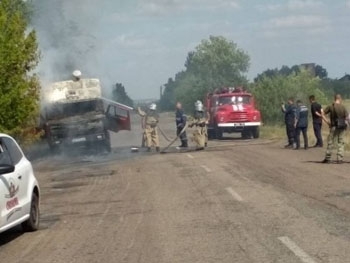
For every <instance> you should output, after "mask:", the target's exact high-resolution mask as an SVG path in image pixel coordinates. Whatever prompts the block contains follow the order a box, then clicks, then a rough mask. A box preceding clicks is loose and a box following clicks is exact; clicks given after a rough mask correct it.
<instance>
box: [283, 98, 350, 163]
mask: <svg viewBox="0 0 350 263" xmlns="http://www.w3.org/2000/svg"><path fill="white" fill-rule="evenodd" d="M309 101H310V104H311V115H312V124H313V130H314V134H315V137H316V144H315V145H314V146H313V147H323V139H322V123H323V122H325V123H326V124H327V125H328V126H329V128H330V132H329V135H328V139H327V150H326V156H325V159H324V160H323V161H322V163H330V162H331V156H332V151H333V147H334V144H336V146H337V163H343V157H344V135H345V131H346V128H347V126H348V123H349V114H348V111H347V110H346V108H345V106H344V105H343V104H342V98H341V96H340V95H339V94H338V95H335V97H334V102H333V103H332V104H331V105H329V106H327V107H326V108H325V109H324V110H323V109H322V106H321V105H320V104H319V103H318V102H317V101H316V99H315V96H314V95H311V96H310V97H309ZM281 109H282V112H283V113H284V117H285V124H286V132H287V138H288V144H287V145H286V146H285V148H292V149H295V150H299V149H300V136H301V134H302V135H303V138H304V149H305V150H307V149H308V148H309V143H308V135H307V129H308V123H309V120H308V116H309V109H308V107H307V106H306V105H305V104H303V103H302V101H301V100H298V101H297V102H296V104H295V103H294V99H293V98H289V99H288V101H287V105H285V103H282V105H281Z"/></svg>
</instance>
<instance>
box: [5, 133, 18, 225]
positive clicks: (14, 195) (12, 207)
mask: <svg viewBox="0 0 350 263" xmlns="http://www.w3.org/2000/svg"><path fill="white" fill-rule="evenodd" d="M3 139H4V137H1V138H0V165H13V162H12V160H11V156H10V153H9V151H8V149H7V147H6V145H5V144H4V141H3ZM19 189H20V182H19V178H18V174H17V171H16V167H15V170H14V171H13V172H10V173H6V174H0V200H1V205H0V209H1V211H0V213H1V223H0V228H1V227H3V226H5V225H9V224H11V223H12V222H14V221H16V220H17V219H19V218H21V217H22V214H23V213H22V208H21V206H20V204H19V196H18V194H19Z"/></svg>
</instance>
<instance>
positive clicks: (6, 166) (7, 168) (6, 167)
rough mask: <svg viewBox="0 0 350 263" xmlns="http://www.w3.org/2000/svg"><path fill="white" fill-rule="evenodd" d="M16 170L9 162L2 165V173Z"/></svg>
mask: <svg viewBox="0 0 350 263" xmlns="http://www.w3.org/2000/svg"><path fill="white" fill-rule="evenodd" d="M14 171H15V166H13V165H9V164H2V165H0V174H9V173H12V172H14Z"/></svg>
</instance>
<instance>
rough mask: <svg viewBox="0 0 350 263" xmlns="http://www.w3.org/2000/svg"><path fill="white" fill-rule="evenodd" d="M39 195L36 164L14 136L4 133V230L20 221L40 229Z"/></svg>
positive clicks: (0, 216)
mask: <svg viewBox="0 0 350 263" xmlns="http://www.w3.org/2000/svg"><path fill="white" fill-rule="evenodd" d="M39 198H40V190H39V185H38V182H37V180H36V178H35V176H34V172H33V167H32V164H31V163H30V162H29V161H28V160H27V158H26V157H25V156H24V154H23V151H22V150H21V148H20V147H19V146H18V144H17V142H16V141H15V140H14V139H13V138H11V137H10V136H8V135H6V134H1V133H0V233H1V232H4V231H6V230H8V229H10V228H12V227H14V226H17V225H19V224H22V227H23V230H24V231H35V230H37V229H38V228H39Z"/></svg>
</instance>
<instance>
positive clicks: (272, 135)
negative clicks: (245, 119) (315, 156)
mask: <svg viewBox="0 0 350 263" xmlns="http://www.w3.org/2000/svg"><path fill="white" fill-rule="evenodd" d="M260 134H261V138H264V139H274V140H276V139H279V140H286V138H287V136H286V128H285V126H281V125H272V126H271V125H264V126H262V127H261V132H260ZM328 134H329V129H328V127H327V125H323V127H322V137H323V141H324V145H325V146H326V145H327V137H328ZM308 138H309V145H310V146H312V145H315V143H316V139H315V136H314V131H313V129H312V124H311V125H309V128H308ZM344 139H345V150H346V151H350V130H349V129H348V130H347V131H346V132H345V138H344ZM300 140H301V142H300V143H301V145H303V143H304V142H303V138H302V136H301V138H300ZM286 142H287V140H286Z"/></svg>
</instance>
